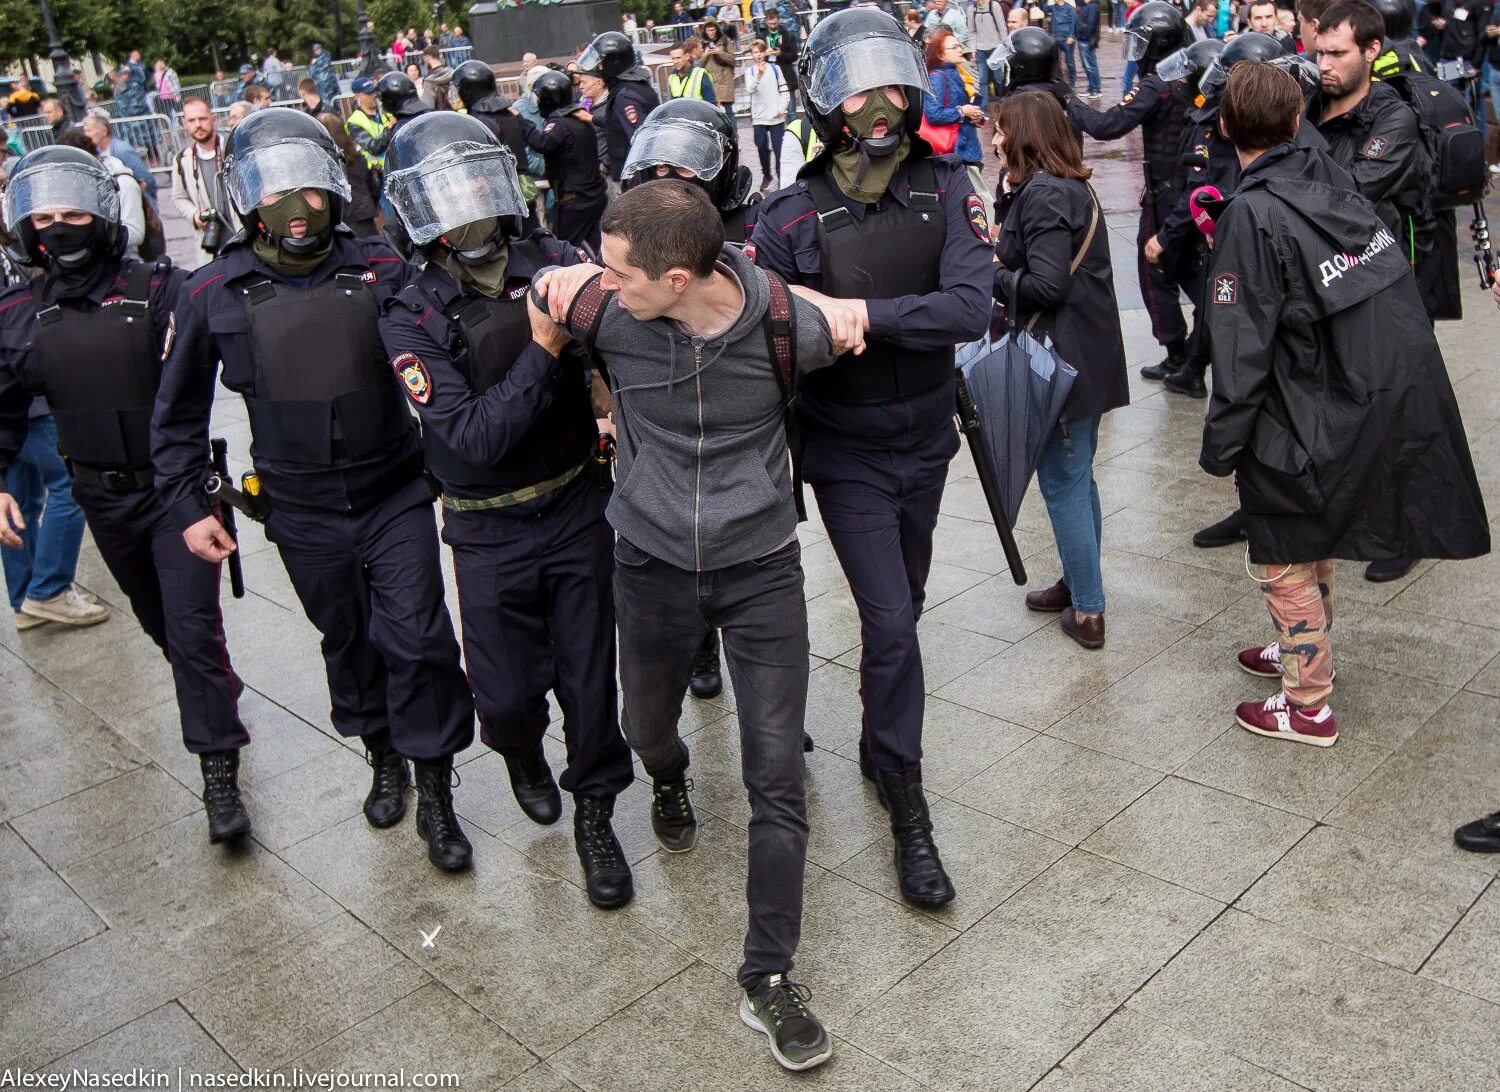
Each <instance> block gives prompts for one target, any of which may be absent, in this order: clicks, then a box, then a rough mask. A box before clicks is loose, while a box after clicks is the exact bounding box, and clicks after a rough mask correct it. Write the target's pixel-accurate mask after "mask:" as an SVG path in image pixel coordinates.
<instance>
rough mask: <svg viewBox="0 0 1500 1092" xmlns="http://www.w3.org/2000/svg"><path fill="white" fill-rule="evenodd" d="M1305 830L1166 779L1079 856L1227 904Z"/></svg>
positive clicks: (1271, 812) (1279, 816)
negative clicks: (1120, 866) (1094, 855)
mask: <svg viewBox="0 0 1500 1092" xmlns="http://www.w3.org/2000/svg"><path fill="white" fill-rule="evenodd" d="M1311 826H1312V823H1311V821H1309V820H1307V819H1303V818H1299V817H1298V816H1295V815H1291V814H1288V813H1287V812H1284V811H1277V810H1276V809H1274V808H1268V807H1266V806H1265V805H1264V804H1257V803H1255V802H1254V801H1251V800H1246V799H1244V798H1242V797H1238V796H1230V795H1229V794H1228V793H1223V792H1219V791H1218V790H1216V789H1210V788H1206V787H1205V786H1203V785H1196V784H1194V783H1193V782H1191V781H1183V780H1181V779H1180V778H1176V777H1168V778H1166V779H1165V780H1164V781H1162V782H1160V783H1159V784H1157V785H1156V786H1155V787H1153V788H1152V789H1151V791H1150V792H1148V793H1146V795H1145V796H1142V797H1141V798H1140V799H1139V800H1137V801H1136V802H1135V803H1133V804H1131V805H1130V807H1128V808H1126V809H1125V810H1124V811H1122V812H1121V813H1120V814H1119V815H1117V816H1115V817H1114V818H1113V819H1111V820H1110V821H1109V822H1108V823H1106V824H1105V825H1104V826H1103V827H1101V828H1100V829H1099V830H1097V831H1095V832H1094V833H1093V835H1091V836H1090V837H1089V838H1088V840H1087V841H1085V842H1084V843H1083V844H1082V847H1081V848H1083V849H1086V850H1088V851H1089V852H1091V853H1097V854H1099V855H1100V856H1101V857H1107V858H1109V859H1110V860H1112V861H1118V862H1119V863H1121V864H1124V865H1129V866H1130V867H1131V868H1138V869H1140V870H1141V871H1142V872H1146V873H1149V874H1150V875H1152V876H1156V877H1158V878H1160V879H1163V880H1169V881H1171V882H1172V883H1177V884H1181V885H1182V886H1183V887H1186V888H1188V889H1189V890H1191V891H1197V892H1199V893H1200V894H1204V895H1208V896H1209V897H1210V898H1214V899H1218V900H1219V901H1220V902H1231V901H1233V900H1234V899H1235V898H1236V897H1237V896H1238V895H1239V894H1240V893H1241V892H1242V891H1244V890H1245V889H1246V888H1247V887H1249V886H1250V885H1251V884H1252V883H1254V882H1255V881H1256V879H1257V878H1259V877H1260V876H1261V875H1262V874H1263V873H1264V872H1265V871H1266V869H1268V868H1269V867H1271V865H1272V864H1274V863H1275V862H1276V861H1277V860H1278V859H1279V858H1280V857H1281V856H1282V855H1283V854H1284V853H1286V851H1287V850H1288V849H1290V848H1291V847H1292V845H1293V844H1295V843H1296V841H1297V840H1298V839H1299V838H1301V837H1302V835H1303V834H1305V833H1307V831H1308V829H1309V828H1310V827H1311Z"/></svg>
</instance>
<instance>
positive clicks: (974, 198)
mask: <svg viewBox="0 0 1500 1092" xmlns="http://www.w3.org/2000/svg"><path fill="white" fill-rule="evenodd" d="M964 212H965V213H967V214H968V217H969V226H970V227H971V228H973V229H974V234H975V235H977V236H979V237H980V238H981V239H983V240H984V241H985V242H989V241H990V220H989V217H988V216H986V215H985V214H984V198H982V197H980V196H979V195H978V194H977V193H971V194H969V196H968V197H966V198H964Z"/></svg>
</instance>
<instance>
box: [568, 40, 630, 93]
mask: <svg viewBox="0 0 1500 1092" xmlns="http://www.w3.org/2000/svg"><path fill="white" fill-rule="evenodd" d="M635 67H636V60H635V43H633V42H632V41H631V40H630V39H629V38H627V37H625V35H623V34H621V33H620V32H619V31H618V30H606V31H605V32H604V33H603V34H601V35H599V37H597V38H595V39H594V40H593V41H592V42H590V43H589V47H588V48H587V49H585V50H584V51H583V52H582V53H580V54H579V55H578V71H580V72H582V73H583V74H584V75H585V76H598V77H599V78H600V79H601V80H603V81H604V82H605V83H606V84H609V85H613V84H614V82H615V81H616V80H618V79H629V78H637V77H638V75H639V74H637V73H635V72H633V71H632V69H634V68H635Z"/></svg>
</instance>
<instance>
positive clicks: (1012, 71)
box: [990, 27, 1062, 91]
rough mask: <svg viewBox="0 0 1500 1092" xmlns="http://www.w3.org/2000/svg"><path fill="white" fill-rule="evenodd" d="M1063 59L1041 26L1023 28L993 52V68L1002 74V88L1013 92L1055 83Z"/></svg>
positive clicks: (991, 65) (1013, 32) (991, 57)
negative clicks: (1025, 87)
mask: <svg viewBox="0 0 1500 1092" xmlns="http://www.w3.org/2000/svg"><path fill="white" fill-rule="evenodd" d="M1061 58H1062V52H1061V51H1060V50H1059V49H1058V48H1057V42H1056V40H1055V39H1053V37H1052V35H1050V34H1048V33H1047V32H1046V31H1045V30H1043V29H1042V28H1041V27H1021V28H1020V29H1019V30H1015V31H1012V32H1011V35H1010V37H1008V38H1006V39H1005V41H1003V42H1001V43H1000V48H998V49H996V50H994V51H993V52H991V53H990V67H991V68H993V69H994V70H995V71H996V72H997V73H998V74H999V75H1000V86H1001V87H1003V88H1004V89H1005V90H1007V91H1012V90H1014V89H1015V88H1017V87H1021V86H1023V85H1025V84H1031V83H1051V82H1052V79H1053V77H1054V76H1055V75H1056V73H1057V62H1058V61H1059V60H1060V59H1061Z"/></svg>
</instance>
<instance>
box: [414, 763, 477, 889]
mask: <svg viewBox="0 0 1500 1092" xmlns="http://www.w3.org/2000/svg"><path fill="white" fill-rule="evenodd" d="M414 765H415V766H416V768H417V833H418V834H420V835H421V836H422V837H423V838H425V839H426V840H427V859H428V860H429V861H431V862H432V863H433V864H435V865H437V866H438V867H439V868H441V869H442V870H443V871H444V872H460V871H462V870H463V869H465V868H468V867H469V865H470V864H472V863H473V861H474V847H473V846H472V845H470V844H469V839H468V838H466V837H464V830H463V827H461V826H459V825H458V816H456V815H454V814H453V785H452V782H453V757H452V756H451V755H450V756H448V757H446V758H434V759H430V760H425V761H424V760H423V759H420V758H419V759H417V760H416V762H415V763H414Z"/></svg>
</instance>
